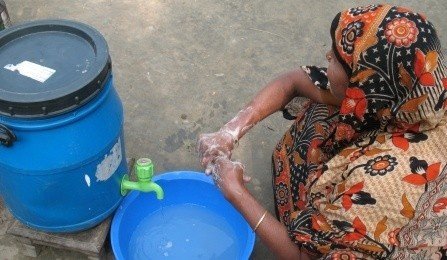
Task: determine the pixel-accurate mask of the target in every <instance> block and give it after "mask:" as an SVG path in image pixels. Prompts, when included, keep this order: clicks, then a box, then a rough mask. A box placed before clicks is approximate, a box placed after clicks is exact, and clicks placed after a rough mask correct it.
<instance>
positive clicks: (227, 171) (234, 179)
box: [211, 157, 251, 201]
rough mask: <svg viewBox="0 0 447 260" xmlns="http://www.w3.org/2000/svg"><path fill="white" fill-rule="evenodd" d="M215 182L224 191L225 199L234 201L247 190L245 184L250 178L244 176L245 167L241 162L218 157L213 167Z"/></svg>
mask: <svg viewBox="0 0 447 260" xmlns="http://www.w3.org/2000/svg"><path fill="white" fill-rule="evenodd" d="M211 170H212V174H213V180H214V182H215V183H216V185H217V186H218V187H219V189H220V190H221V191H222V193H223V195H224V196H225V198H227V199H228V200H230V201H232V199H234V198H236V195H238V194H239V195H240V194H241V193H242V191H243V190H244V189H245V182H249V181H250V179H251V178H250V177H248V176H246V175H245V174H244V166H243V165H242V163H240V162H233V161H231V160H230V159H228V158H226V157H217V158H216V159H215V160H214V164H213V165H212V167H211Z"/></svg>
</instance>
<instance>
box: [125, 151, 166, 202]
mask: <svg viewBox="0 0 447 260" xmlns="http://www.w3.org/2000/svg"><path fill="white" fill-rule="evenodd" d="M135 172H136V174H137V180H138V181H136V182H135V181H130V180H129V175H128V174H126V175H124V176H123V179H122V180H121V195H123V196H125V195H126V194H127V193H128V192H129V191H130V190H138V191H142V192H151V191H154V192H155V193H156V194H157V199H159V200H162V199H163V198H164V192H163V189H162V188H161V187H160V185H158V184H157V183H155V182H153V181H152V176H154V164H153V163H152V161H151V160H150V159H147V158H141V159H138V160H137V163H136V164H135Z"/></svg>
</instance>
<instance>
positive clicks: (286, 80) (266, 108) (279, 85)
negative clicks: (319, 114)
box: [221, 69, 338, 141]
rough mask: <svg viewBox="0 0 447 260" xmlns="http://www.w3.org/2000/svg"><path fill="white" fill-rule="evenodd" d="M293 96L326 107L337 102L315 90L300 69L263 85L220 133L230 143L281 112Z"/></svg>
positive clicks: (328, 95)
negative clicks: (323, 104) (272, 115)
mask: <svg viewBox="0 0 447 260" xmlns="http://www.w3.org/2000/svg"><path fill="white" fill-rule="evenodd" d="M296 96H303V97H307V98H310V99H312V100H314V101H316V102H320V103H326V104H336V103H337V102H338V101H337V100H335V99H334V97H333V96H332V94H331V93H330V92H329V91H321V90H319V89H317V87H315V86H314V84H313V83H312V81H311V80H310V79H309V77H308V76H307V74H306V73H305V72H304V71H303V70H302V69H297V70H294V71H291V72H288V73H285V74H283V75H281V76H279V77H278V78H276V79H275V80H273V81H272V82H270V83H269V84H267V85H266V86H265V87H264V88H263V89H261V91H259V92H258V94H256V96H255V97H254V98H253V99H252V101H251V102H250V103H248V104H247V105H246V106H245V107H244V108H243V109H242V110H241V111H240V112H239V113H238V114H237V115H236V116H235V117H234V118H233V119H232V120H231V121H230V122H228V123H227V124H225V125H224V126H223V127H222V128H221V130H222V131H224V132H226V133H228V134H231V135H232V137H233V139H234V141H237V140H239V139H240V138H241V137H242V136H244V134H245V133H246V132H247V131H248V130H250V128H252V127H253V126H254V125H255V124H257V123H258V122H259V121H261V120H263V119H264V118H266V117H268V116H269V115H271V114H273V113H275V112H277V111H279V110H281V109H283V108H284V107H285V105H287V103H289V102H290V101H291V100H292V99H293V98H294V97H296Z"/></svg>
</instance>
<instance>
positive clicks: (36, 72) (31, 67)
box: [4, 60, 56, 83]
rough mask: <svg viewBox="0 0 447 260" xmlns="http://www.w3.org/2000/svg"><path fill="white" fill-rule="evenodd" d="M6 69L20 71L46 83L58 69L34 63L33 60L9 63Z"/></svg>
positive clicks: (26, 75)
mask: <svg viewBox="0 0 447 260" xmlns="http://www.w3.org/2000/svg"><path fill="white" fill-rule="evenodd" d="M4 68H5V69H7V70H10V71H18V72H19V73H20V74H21V75H23V76H25V77H28V78H32V79H34V80H37V81H39V82H41V83H44V82H45V81H47V79H49V78H50V77H51V76H52V75H53V74H54V73H55V72H56V70H54V69H51V68H47V67H45V66H42V65H39V64H36V63H33V62H31V61H27V60H26V61H22V62H20V63H18V64H17V65H14V64H7V65H6V66H5V67H4Z"/></svg>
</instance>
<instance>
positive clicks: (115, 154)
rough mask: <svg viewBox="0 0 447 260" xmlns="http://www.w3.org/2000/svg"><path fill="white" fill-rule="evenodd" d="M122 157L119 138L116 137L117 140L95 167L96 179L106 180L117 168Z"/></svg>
mask: <svg viewBox="0 0 447 260" xmlns="http://www.w3.org/2000/svg"><path fill="white" fill-rule="evenodd" d="M122 159H123V155H122V152H121V138H118V142H117V143H116V144H115V145H114V146H113V147H112V150H110V152H109V153H108V154H106V155H104V160H102V162H101V163H100V164H98V166H97V167H96V174H95V176H96V181H106V180H108V179H109V178H110V177H111V176H112V175H113V173H115V171H116V170H117V169H118V167H119V166H120V164H121V160H122Z"/></svg>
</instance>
